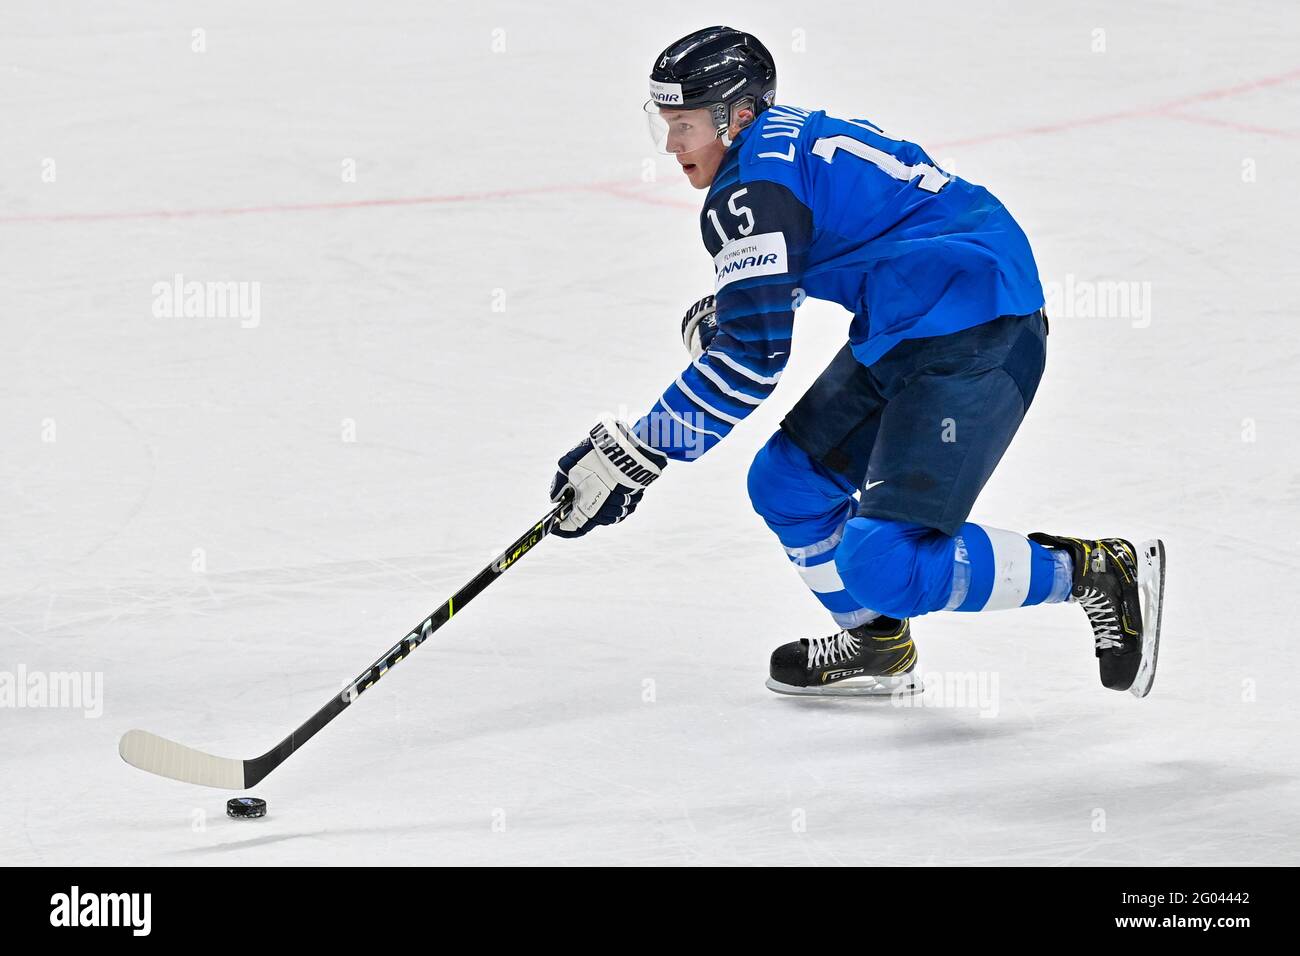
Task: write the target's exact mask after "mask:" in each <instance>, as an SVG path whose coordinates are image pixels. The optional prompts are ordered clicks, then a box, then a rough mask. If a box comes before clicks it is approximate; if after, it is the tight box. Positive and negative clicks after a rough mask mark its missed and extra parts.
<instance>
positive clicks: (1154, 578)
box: [1128, 538, 1165, 697]
mask: <svg viewBox="0 0 1300 956" xmlns="http://www.w3.org/2000/svg"><path fill="white" fill-rule="evenodd" d="M1138 589H1139V590H1140V592H1141V598H1142V662H1141V663H1140V664H1138V670H1137V676H1136V677H1134V678H1133V684H1132V686H1131V687H1129V689H1128V690H1129V693H1130V694H1132V695H1133V696H1134V697H1145V696H1146V695H1147V694H1149V693H1151V685H1152V684H1153V683H1155V679H1156V659H1157V656H1158V655H1159V653H1160V623H1161V620H1160V619H1161V616H1162V614H1163V611H1164V603H1165V543H1164V542H1163V541H1161V540H1160V539H1159V538H1153V539H1152V540H1150V541H1143V542H1142V546H1141V547H1140V548H1139V549H1138Z"/></svg>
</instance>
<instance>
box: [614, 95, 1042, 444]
mask: <svg viewBox="0 0 1300 956" xmlns="http://www.w3.org/2000/svg"><path fill="white" fill-rule="evenodd" d="M700 231H701V234H702V236H703V239H704V244H705V246H706V248H708V250H709V252H710V254H712V255H713V263H714V270H715V274H716V280H715V294H716V296H717V300H716V303H717V319H718V332H717V335H716V336H715V337H714V338H713V341H712V342H711V343H710V346H709V348H708V350H707V351H706V352H705V353H704V354H703V355H702V356H701V357H700V358H699V359H697V360H696V361H694V362H692V363H691V365H690V366H689V367H688V368H687V369H686V370H685V371H684V372H683V373H682V374H681V375H680V376H678V377H677V379H676V381H675V382H673V384H672V385H670V386H669V387H668V389H667V390H666V391H665V392H664V393H663V395H662V396H661V397H660V399H659V400H658V401H657V402H656V403H655V406H654V408H653V409H652V410H651V412H650V414H649V415H648V416H646V418H643V419H642V420H641V422H639V423H638V424H637V431H638V433H639V434H640V435H641V436H642V437H643V438H645V439H646V440H648V441H649V442H650V443H651V444H653V445H654V446H655V447H657V448H659V449H660V450H662V451H663V452H664V453H665V454H667V455H668V456H670V457H672V458H694V457H698V456H699V455H700V454H703V453H704V452H705V451H707V450H708V449H709V448H711V447H712V446H713V445H715V444H717V442H718V441H720V440H721V439H722V438H723V437H725V436H726V434H727V433H728V432H729V431H730V430H731V428H732V427H733V426H734V425H736V424H737V423H738V422H740V421H741V420H742V419H743V418H744V417H745V416H746V415H748V414H749V412H750V411H752V410H753V409H754V407H755V406H757V405H758V404H759V403H760V402H762V401H763V399H764V398H766V397H767V395H769V394H770V393H771V391H772V390H773V389H774V388H775V387H776V383H777V382H778V381H779V380H780V377H781V370H782V369H783V368H784V367H785V363H786V359H787V358H788V356H789V354H790V341H791V335H792V330H793V325H794V311H795V309H796V308H797V306H798V305H799V303H800V302H801V301H802V300H803V297H804V296H812V297H813V298H816V299H825V300H828V301H831V302H838V303H839V304H840V305H842V306H844V308H846V309H848V310H849V311H850V312H852V313H853V320H852V323H851V325H850V327H849V342H850V345H851V347H852V350H853V354H854V355H855V357H856V358H857V359H858V361H860V362H861V363H862V364H863V365H871V364H873V363H874V362H876V361H877V360H878V359H879V358H880V357H881V356H883V355H884V354H885V353H886V352H888V351H889V349H891V348H892V347H893V346H894V345H896V344H897V343H899V342H901V341H903V340H904V339H911V338H924V337H928V336H935V335H945V334H948V333H951V332H957V331H960V330H962V329H966V328H970V327H972V326H975V325H979V324H981V323H984V322H991V321H993V320H994V319H996V318H998V317H999V316H1004V315H1027V314H1029V313H1032V312H1034V311H1036V310H1037V309H1039V308H1041V307H1042V305H1043V291H1042V286H1041V285H1040V283H1039V280H1038V269H1037V266H1036V265H1035V263H1034V257H1033V253H1032V251H1031V250H1030V248H1029V241H1028V240H1027V239H1026V238H1025V234H1024V233H1023V232H1022V231H1021V229H1020V227H1019V226H1018V225H1016V222H1015V220H1014V219H1012V217H1011V214H1010V213H1009V212H1007V210H1006V208H1005V207H1004V206H1003V205H1002V204H1001V203H1000V202H998V200H997V199H996V198H994V196H993V195H992V194H990V193H989V192H988V190H986V189H984V188H983V187H980V186H976V185H974V184H973V183H968V182H965V181H964V180H962V179H959V178H958V177H956V176H953V175H951V174H949V173H945V172H944V171H943V170H941V169H939V168H938V167H937V166H935V165H934V163H933V162H932V161H931V160H930V157H929V156H927V155H926V153H925V151H924V150H923V149H921V147H919V146H917V145H915V144H914V143H909V142H905V141H902V140H895V139H890V138H888V137H887V136H885V134H884V133H883V132H882V131H881V130H880V129H879V128H878V127H876V126H874V125H873V124H871V123H869V122H867V121H866V120H841V119H835V118H834V117H830V116H827V115H826V114H825V113H824V112H820V111H819V112H810V111H808V110H804V109H799V108H797V107H793V106H773V107H771V108H769V109H767V110H765V111H764V112H763V113H762V114H761V115H760V116H759V118H758V120H757V121H756V122H755V123H753V124H752V125H750V126H749V127H747V128H746V129H745V130H743V131H742V132H741V134H740V135H739V136H738V137H737V139H736V141H735V142H734V143H733V144H732V145H731V147H730V148H729V149H728V151H727V153H726V156H725V157H724V159H723V162H722V165H721V167H720V168H719V169H718V173H717V176H716V177H715V178H714V181H713V184H712V186H711V187H710V189H709V193H708V197H707V198H706V200H705V203H704V209H703V211H702V212H701V214H700Z"/></svg>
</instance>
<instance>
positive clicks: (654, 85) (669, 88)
mask: <svg viewBox="0 0 1300 956" xmlns="http://www.w3.org/2000/svg"><path fill="white" fill-rule="evenodd" d="M650 99H652V100H654V101H655V102H656V103H658V104H659V105H660V106H681V105H682V103H683V102H685V98H684V97H683V96H682V85H681V84H680V83H660V82H659V81H658V80H651V81H650Z"/></svg>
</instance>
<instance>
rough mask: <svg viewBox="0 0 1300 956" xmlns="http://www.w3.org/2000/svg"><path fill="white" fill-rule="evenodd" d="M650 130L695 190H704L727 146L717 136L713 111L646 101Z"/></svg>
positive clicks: (662, 150)
mask: <svg viewBox="0 0 1300 956" xmlns="http://www.w3.org/2000/svg"><path fill="white" fill-rule="evenodd" d="M646 112H647V113H648V114H649V115H650V133H651V136H652V137H654V140H655V144H656V145H657V146H658V147H659V149H660V151H661V152H665V153H668V154H669V155H671V156H672V157H673V158H674V159H676V160H677V162H678V163H679V164H680V165H681V167H682V172H683V173H685V174H686V178H687V179H689V180H690V183H691V185H692V186H694V187H695V188H696V189H706V188H708V186H709V184H710V183H712V182H713V177H714V175H715V174H716V173H717V171H718V167H719V166H720V165H721V164H722V157H723V155H724V154H725V153H726V151H727V149H726V147H725V146H723V145H722V140H721V139H719V138H718V131H717V129H716V127H714V125H713V114H712V113H711V112H710V111H709V110H706V109H698V110H682V109H673V108H671V107H668V108H660V107H658V106H656V105H655V104H653V103H650V104H647V109H646Z"/></svg>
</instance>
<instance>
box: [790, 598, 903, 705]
mask: <svg viewBox="0 0 1300 956" xmlns="http://www.w3.org/2000/svg"><path fill="white" fill-rule="evenodd" d="M915 669H916V646H915V645H914V644H913V643H912V629H911V626H910V625H909V623H908V622H907V621H899V620H896V619H895V618H892V617H878V618H876V619H875V620H874V621H871V622H870V623H867V624H863V625H860V626H858V627H855V628H850V629H846V630H843V631H840V632H839V633H838V634H832V635H830V636H829V637H815V638H812V639H811V640H808V639H805V640H799V641H793V642H791V643H789V644H783V645H781V646H780V647H778V648H777V649H776V650H775V651H773V652H772V664H771V670H770V676H769V677H768V679H767V686H768V688H769V689H770V690H774V691H776V692H777V693H778V694H799V695H805V696H811V697H891V696H894V695H902V696H911V695H912V694H915V693H918V692H919V691H920V690H921V685H920V681H919V679H918V678H917V676H916V673H915Z"/></svg>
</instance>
